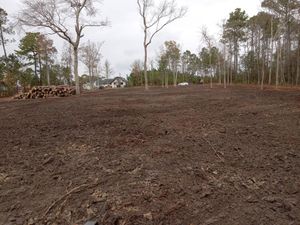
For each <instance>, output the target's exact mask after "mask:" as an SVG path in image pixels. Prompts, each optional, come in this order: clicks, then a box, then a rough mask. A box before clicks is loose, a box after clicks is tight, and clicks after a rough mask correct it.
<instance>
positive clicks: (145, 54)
mask: <svg viewBox="0 0 300 225" xmlns="http://www.w3.org/2000/svg"><path fill="white" fill-rule="evenodd" d="M147 61H148V52H147V45H146V44H144V78H145V89H146V90H149V87H148V74H147Z"/></svg>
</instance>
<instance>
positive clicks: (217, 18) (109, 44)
mask: <svg viewBox="0 0 300 225" xmlns="http://www.w3.org/2000/svg"><path fill="white" fill-rule="evenodd" d="M157 2H159V0H157ZM177 2H178V5H179V6H186V7H187V8H188V13H187V15H186V16H185V17H184V18H182V19H180V20H177V21H175V22H174V23H173V24H171V25H169V26H168V27H166V28H165V29H164V30H163V31H162V32H161V33H159V34H158V36H156V38H155V39H154V41H153V44H152V45H150V49H149V57H150V60H151V59H155V58H156V56H157V54H158V52H159V48H160V46H162V45H163V43H164V42H165V41H167V40H175V41H176V42H177V43H179V44H180V45H181V48H182V50H183V51H184V50H186V49H189V50H191V51H192V52H195V53H196V52H197V51H198V49H199V46H200V45H201V41H200V40H201V39H200V30H201V27H202V26H206V27H207V28H208V31H209V32H210V33H211V34H213V35H214V36H215V37H216V38H218V37H219V35H220V28H219V25H220V24H222V20H224V19H227V18H228V16H229V13H230V12H232V11H234V9H236V8H242V9H244V10H246V12H247V14H248V15H249V16H252V15H254V14H256V13H257V12H258V11H259V10H260V2H261V0H177ZM21 3H22V0H0V7H2V8H4V9H5V10H6V11H7V12H8V14H9V15H14V14H16V13H17V12H18V11H19V10H20V9H21V7H22V4H21ZM99 10H100V13H101V16H102V17H103V18H108V20H109V21H110V22H111V26H110V27H106V28H101V29H99V28H91V29H89V30H86V31H85V32H84V34H85V37H84V39H83V42H86V41H88V40H91V41H93V42H102V41H104V45H103V47H102V55H103V61H104V60H105V59H108V60H109V61H110V62H111V64H112V66H113V69H114V71H115V75H119V73H120V74H122V75H123V76H125V75H126V74H129V72H130V65H131V64H132V62H133V61H134V60H136V59H142V58H143V45H142V41H143V33H142V26H141V18H140V17H139V15H138V13H137V4H136V0H103V3H102V5H101V8H99ZM18 38H19V37H18V35H17V36H16V38H15V39H16V40H17V42H16V43H15V44H12V45H11V46H10V47H9V50H10V51H13V49H14V48H16V46H17V44H18ZM51 38H52V39H54V40H55V44H56V45H57V46H58V49H59V50H61V48H62V46H63V45H65V44H66V43H65V42H64V41H61V40H60V39H59V38H57V37H55V36H51ZM83 42H82V43H83ZM1 54H2V49H1ZM80 71H81V73H84V72H86V70H85V68H84V66H82V65H81V67H80Z"/></svg>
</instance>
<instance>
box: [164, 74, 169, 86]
mask: <svg viewBox="0 0 300 225" xmlns="http://www.w3.org/2000/svg"><path fill="white" fill-rule="evenodd" d="M165 79H166V80H165V87H166V88H169V73H165Z"/></svg>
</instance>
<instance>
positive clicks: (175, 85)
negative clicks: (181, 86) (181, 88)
mask: <svg viewBox="0 0 300 225" xmlns="http://www.w3.org/2000/svg"><path fill="white" fill-rule="evenodd" d="M177 78H178V70H177V69H176V72H175V83H174V87H177Z"/></svg>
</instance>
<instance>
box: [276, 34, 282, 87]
mask: <svg viewBox="0 0 300 225" xmlns="http://www.w3.org/2000/svg"><path fill="white" fill-rule="evenodd" d="M280 49H281V40H280V38H279V39H278V42H277V62H276V84H275V85H276V89H277V88H278V83H279V67H280V54H281V50H280Z"/></svg>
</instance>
